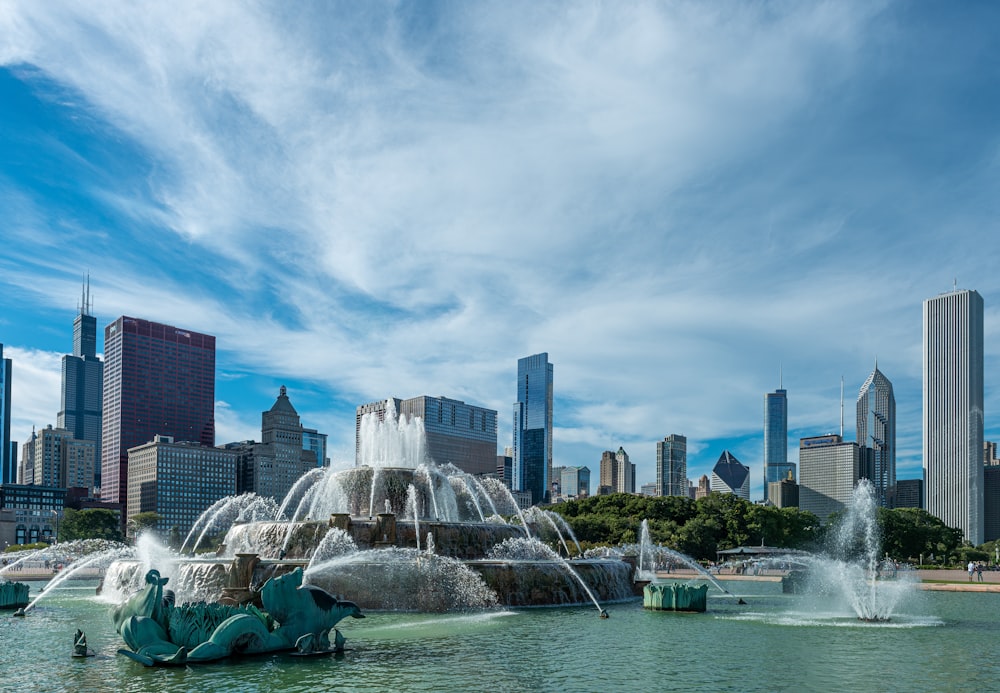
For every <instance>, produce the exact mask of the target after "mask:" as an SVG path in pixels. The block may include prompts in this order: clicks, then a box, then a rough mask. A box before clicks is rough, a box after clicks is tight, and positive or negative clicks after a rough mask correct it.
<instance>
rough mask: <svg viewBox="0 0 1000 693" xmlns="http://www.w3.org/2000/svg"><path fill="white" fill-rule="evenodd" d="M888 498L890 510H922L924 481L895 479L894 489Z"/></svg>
mask: <svg viewBox="0 0 1000 693" xmlns="http://www.w3.org/2000/svg"><path fill="white" fill-rule="evenodd" d="M889 498H890V504H889V507H890V508H923V507H924V480H923V479H896V487H895V488H894V489H893V491H892V493H891V494H890V496H889Z"/></svg>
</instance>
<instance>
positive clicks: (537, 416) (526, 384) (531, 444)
mask: <svg viewBox="0 0 1000 693" xmlns="http://www.w3.org/2000/svg"><path fill="white" fill-rule="evenodd" d="M512 472H513V475H514V478H513V484H514V490H515V491H530V492H531V502H532V503H534V504H538V503H544V502H547V501H548V499H549V479H550V478H551V475H552V364H551V363H549V355H548V354H547V353H541V354H535V355H533V356H526V357H524V358H522V359H518V361H517V402H515V403H514V463H513V469H512Z"/></svg>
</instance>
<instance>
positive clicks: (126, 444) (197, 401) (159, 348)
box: [101, 316, 215, 503]
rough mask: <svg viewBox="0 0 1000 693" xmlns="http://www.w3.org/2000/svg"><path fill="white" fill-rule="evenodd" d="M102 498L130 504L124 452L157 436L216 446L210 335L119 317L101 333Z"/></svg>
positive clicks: (213, 350) (213, 343)
mask: <svg viewBox="0 0 1000 693" xmlns="http://www.w3.org/2000/svg"><path fill="white" fill-rule="evenodd" d="M104 359H105V361H104V399H103V409H104V426H103V429H102V441H101V442H102V444H101V477H102V479H101V481H102V497H103V498H104V500H110V501H111V502H113V503H123V502H125V501H126V500H127V499H128V493H127V485H128V483H127V481H128V480H127V476H128V450H129V448H132V447H136V446H138V445H143V444H145V443H148V442H149V441H151V440H153V436H155V435H164V436H172V437H173V438H174V440H175V441H177V442H182V441H190V442H195V443H200V444H201V445H208V446H212V445H215V337H212V336H210V335H205V334H200V333H198V332H191V331H190V330H182V329H180V328H177V327H173V326H171V325H162V324H160V323H158V322H149V321H147V320H140V319H138V318H130V317H127V316H122V317H120V318H118V319H117V320H115V321H114V322H113V323H111V324H110V325H108V326H107V327H105V328H104Z"/></svg>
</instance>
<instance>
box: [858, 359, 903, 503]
mask: <svg viewBox="0 0 1000 693" xmlns="http://www.w3.org/2000/svg"><path fill="white" fill-rule="evenodd" d="M856 430H857V442H858V445H859V446H860V447H862V448H867V450H868V451H869V452H867V453H866V454H867V455H868V459H869V461H870V469H869V470H868V471H869V472H870V476H869V479H870V480H871V482H872V487H873V488H874V490H875V497H876V499H877V500H878V503H879V505H882V506H883V507H887V506H888V498H889V494H890V493H891V492H892V489H893V487H894V486H895V485H896V397H895V396H894V395H893V392H892V383H891V382H889V379H888V378H886V377H885V374H884V373H882V371H880V370H879V369H878V364H876V365H875V368H874V370H872V372H871V375H869V376H868V379H867V380H865V383H864V385H862V386H861V391H860V392H859V393H858V402H857V429H856Z"/></svg>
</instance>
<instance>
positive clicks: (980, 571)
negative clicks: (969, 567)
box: [976, 563, 983, 582]
mask: <svg viewBox="0 0 1000 693" xmlns="http://www.w3.org/2000/svg"><path fill="white" fill-rule="evenodd" d="M976 577H977V578H979V581H980V582H982V581H983V564H982V563H977V564H976Z"/></svg>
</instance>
